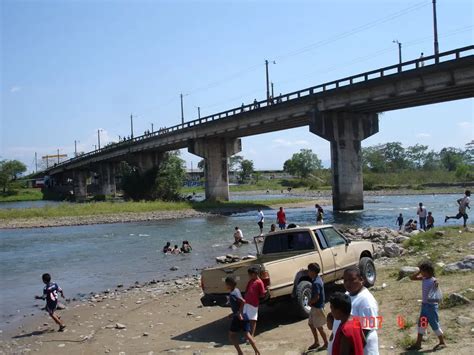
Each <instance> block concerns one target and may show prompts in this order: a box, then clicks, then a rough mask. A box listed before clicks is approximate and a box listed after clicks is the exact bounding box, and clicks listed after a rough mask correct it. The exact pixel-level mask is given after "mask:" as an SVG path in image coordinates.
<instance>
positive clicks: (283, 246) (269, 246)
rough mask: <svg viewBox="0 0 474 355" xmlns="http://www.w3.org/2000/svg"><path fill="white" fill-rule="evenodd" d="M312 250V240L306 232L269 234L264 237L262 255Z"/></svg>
mask: <svg viewBox="0 0 474 355" xmlns="http://www.w3.org/2000/svg"><path fill="white" fill-rule="evenodd" d="M313 249H314V243H313V239H312V238H311V235H310V234H309V233H308V232H291V233H282V234H269V235H267V236H266V237H265V243H264V244H263V250H262V254H272V253H283V252H287V251H297V250H313Z"/></svg>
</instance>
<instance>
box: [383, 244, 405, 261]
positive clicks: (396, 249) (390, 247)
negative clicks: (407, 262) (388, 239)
mask: <svg viewBox="0 0 474 355" xmlns="http://www.w3.org/2000/svg"><path fill="white" fill-rule="evenodd" d="M383 251H384V252H385V254H386V255H387V256H388V257H390V258H394V257H397V256H400V255H401V254H402V252H403V248H402V247H400V246H399V245H398V244H396V243H387V244H385V245H384V246H383Z"/></svg>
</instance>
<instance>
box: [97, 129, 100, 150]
mask: <svg viewBox="0 0 474 355" xmlns="http://www.w3.org/2000/svg"><path fill="white" fill-rule="evenodd" d="M97 146H98V147H99V150H100V129H98V130H97Z"/></svg>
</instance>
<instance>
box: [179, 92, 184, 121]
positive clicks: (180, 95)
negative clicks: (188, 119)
mask: <svg viewBox="0 0 474 355" xmlns="http://www.w3.org/2000/svg"><path fill="white" fill-rule="evenodd" d="M179 97H180V99H181V124H184V110H183V94H182V93H181V94H179Z"/></svg>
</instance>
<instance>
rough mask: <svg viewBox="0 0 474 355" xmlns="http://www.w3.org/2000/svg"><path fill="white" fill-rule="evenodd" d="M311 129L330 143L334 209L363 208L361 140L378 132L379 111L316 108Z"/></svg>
mask: <svg viewBox="0 0 474 355" xmlns="http://www.w3.org/2000/svg"><path fill="white" fill-rule="evenodd" d="M310 131H311V132H312V133H314V134H316V135H318V136H320V137H322V138H324V139H327V140H328V141H329V142H330V143H331V167H332V182H333V183H332V202H333V210H335V211H350V210H362V209H363V208H364V187H363V177H362V152H361V141H362V140H364V139H366V138H368V137H370V136H371V135H373V134H375V133H377V132H378V131H379V120H378V114H376V113H355V112H340V111H326V112H319V111H317V110H315V111H314V114H313V117H312V120H311V124H310Z"/></svg>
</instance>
